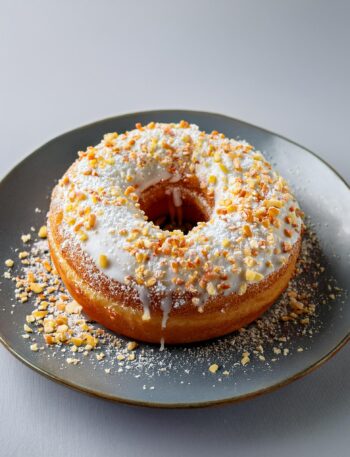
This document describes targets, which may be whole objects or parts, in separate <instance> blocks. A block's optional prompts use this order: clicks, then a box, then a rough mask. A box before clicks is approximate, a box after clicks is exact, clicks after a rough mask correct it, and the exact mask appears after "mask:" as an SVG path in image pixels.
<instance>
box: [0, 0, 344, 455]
mask: <svg viewBox="0 0 350 457" xmlns="http://www.w3.org/2000/svg"><path fill="white" fill-rule="evenodd" d="M132 5H133V6H132ZM136 5H137V6H136ZM0 10H1V14H0V59H1V71H0V94H1V100H0V125H1V131H2V139H3V140H2V141H3V145H2V147H1V150H0V158H1V160H0V176H3V175H4V174H5V173H6V172H7V171H9V170H10V169H11V168H12V167H13V166H14V165H15V164H16V163H17V162H18V161H19V160H20V159H21V158H23V157H24V156H25V155H27V154H29V153H30V152H31V151H32V150H33V149H35V148H36V147H38V146H40V145H41V144H42V143H44V142H46V141H47V140H48V139H50V138H51V137H54V136H56V135H58V134H60V133H62V132H64V131H66V130H70V129H72V128H74V127H76V126H79V125H81V124H84V123H88V122H91V121H94V120H97V119H99V118H103V117H108V116H112V115H116V114H119V113H125V112H130V111H137V110H146V109H156V108H187V109H200V110H206V111H214V112H221V113H224V114H228V115H231V116H233V117H238V118H241V119H244V120H247V121H248V122H251V123H253V124H257V125H260V126H263V127H265V128H267V129H269V130H272V131H276V132H278V133H281V134H283V135H285V136H287V137H289V138H291V139H293V140H295V141H297V142H299V143H301V144H303V145H305V146H306V147H308V148H310V149H311V150H314V151H315V152H316V153H318V154H319V155H320V156H321V157H323V158H325V159H326V160H327V161H328V162H329V163H330V164H332V165H333V166H334V168H336V169H337V170H338V171H339V172H340V173H341V174H342V175H343V177H344V178H345V179H346V180H347V181H348V182H349V181H350V160H349V159H348V155H349V146H348V145H349V140H348V132H349V121H350V108H349V107H350V90H349V81H350V64H349V43H350V27H349V21H350V3H349V2H348V1H346V0H345V1H344V2H342V1H333V2H329V1H326V0H325V1H318V2H315V1H312V0H303V1H301V0H300V1H298V0H297V1H296V0H291V1H283V2H281V1H278V0H275V1H272V0H271V1H264V2H262V1H260V0H256V1H218V0H216V1H215V2H214V1H209V0H208V1H202V2H199V1H190V0H176V1H171V2H170V1H165V0H159V1H152V0H147V1H143V2H131V1H129V2H127V1H116V0H114V1H112V0H110V1H107V0H104V1H99V2H97V1H93V0H90V1H87V0H85V1H83V0H75V1H74V2H72V1H71V0H64V1H62V0H61V1H59V2H58V1H57V2H55V1H52V0H51V1H47V0H32V1H30V2H28V1H25V0H23V1H18V0H3V1H2V2H1V4H0ZM43 172H44V170H43ZM349 355H350V346H348V347H346V348H344V349H343V350H342V351H341V352H340V353H339V354H338V355H337V356H335V357H334V358H333V359H332V360H331V361H330V362H328V363H327V364H326V365H325V366H323V367H322V368H320V369H319V370H317V371H316V372H314V373H313V374H311V375H309V376H308V377H306V378H304V379H302V380H300V381H298V382H296V383H294V384H292V385H290V386H288V387H286V388H283V389H282V390H279V391H277V392H275V393H272V394H269V395H266V396H264V397H260V398H257V399H255V400H250V401H248V402H245V403H241V404H236V405H231V406H226V407H220V408H214V409H206V410H188V411H186V410H183V411H171V410H163V411H162V410H152V409H142V408H134V407H128V406H123V405H118V404H113V403H108V402H107V401H103V400H98V399H95V398H90V397H88V396H86V395H84V394H81V393H77V392H74V391H71V390H69V389H67V388H65V387H62V386H59V385H56V384H54V383H53V382H51V381H48V380H46V379H44V378H43V377H41V376H39V375H38V374H36V373H34V372H32V371H31V370H29V369H28V368H26V367H25V366H24V365H22V364H21V363H20V362H18V361H17V360H15V358H14V357H12V356H11V355H10V354H9V353H8V352H7V351H6V350H5V349H4V348H2V347H1V348H0V367H1V368H0V369H1V372H0V373H1V374H0V455H1V456H4V457H10V456H11V457H17V456H26V457H27V456H28V457H31V456H36V457H44V456H50V457H56V456H57V457H61V456H65V457H71V456H97V455H98V456H106V457H109V456H116V455H118V456H126V457H129V456H139V455H143V456H145V457H147V456H152V457H160V456H165V455H166V456H169V457H170V456H187V455H191V456H194V457H195V456H213V455H220V456H233V455H237V456H240V457H244V456H249V457H252V456H258V455H259V456H260V457H263V456H269V457H274V456H281V455H283V456H284V457H288V456H295V455H302V456H304V455H305V456H306V455H307V456H318V457H322V456H329V455H333V456H335V457H342V456H348V455H349V449H350V433H349V430H350V388H349V384H350V381H349V380H350V364H349Z"/></svg>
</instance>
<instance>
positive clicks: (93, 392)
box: [0, 108, 350, 409]
mask: <svg viewBox="0 0 350 457" xmlns="http://www.w3.org/2000/svg"><path fill="white" fill-rule="evenodd" d="M179 111H180V112H182V113H184V114H188V115H189V116H190V115H191V114H192V115H193V114H204V115H210V116H217V117H221V118H226V119H228V120H230V121H238V122H240V123H241V124H244V125H246V126H248V127H254V128H256V129H258V130H260V131H263V132H265V133H268V134H270V135H274V136H275V137H278V138H281V139H282V140H284V141H287V142H288V143H291V144H293V145H294V146H297V147H298V148H301V149H302V150H304V151H306V152H307V153H309V154H311V155H312V156H313V157H315V158H316V159H318V160H319V161H320V162H322V163H323V164H324V165H325V166H326V167H327V168H329V169H330V170H331V171H332V172H333V173H334V174H335V175H336V176H337V178H338V179H340V181H341V182H343V184H345V186H346V187H347V189H348V190H350V185H349V184H348V183H347V181H346V180H345V178H343V177H342V176H341V175H340V173H339V172H338V171H337V170H336V169H335V168H333V166H332V165H330V164H329V163H328V162H327V161H326V160H324V159H323V158H322V157H320V156H318V155H317V154H316V153H315V152H313V151H311V150H310V149H308V148H306V147H304V146H302V145H301V144H299V143H297V142H295V141H293V140H290V139H289V138H287V137H285V136H283V135H280V134H278V133H275V132H273V131H271V130H268V129H265V128H263V127H260V126H258V125H255V124H251V123H249V122H246V121H244V120H241V119H238V118H235V117H232V116H228V115H226V114H221V113H216V112H211V111H203V110H188V109H181V108H172V109H153V110H143V111H136V112H128V113H123V114H118V115H116V116H109V117H106V118H103V119H99V120H97V121H93V122H90V123H88V124H84V125H80V126H78V127H75V128H73V129H71V130H68V131H66V132H63V133H60V134H59V135H57V136H55V137H54V138H52V139H50V140H49V141H47V142H45V143H44V144H42V145H41V146H39V147H38V148H36V149H35V150H34V151H32V152H31V153H30V154H28V155H26V156H25V157H24V158H23V159H21V160H20V161H19V162H17V164H16V165H14V166H13V167H12V168H11V169H10V170H9V171H8V172H7V173H6V174H5V176H4V177H3V178H1V180H0V192H1V187H2V185H4V183H5V181H7V180H8V179H9V178H10V175H11V174H12V173H13V172H14V171H15V170H16V169H18V168H20V167H21V166H22V164H23V163H24V162H26V161H27V160H30V158H31V157H32V156H33V155H34V154H36V153H37V152H38V151H40V150H41V149H43V148H45V147H47V146H48V145H49V144H50V143H52V142H54V141H57V140H58V139H59V138H61V137H63V136H65V135H68V134H70V133H73V132H75V131H78V130H81V129H88V128H89V127H93V126H96V125H97V124H102V123H104V122H106V121H109V120H112V119H120V118H125V117H133V116H134V117H136V116H137V115H140V114H152V113H155V114H156V113H169V114H171V113H172V112H173V113H175V112H179ZM349 341H350V330H349V331H348V333H347V334H346V335H345V336H344V337H343V338H342V339H341V340H340V341H339V342H338V343H337V344H336V345H335V346H334V347H333V348H332V349H331V350H330V351H328V352H327V353H326V354H325V355H324V356H323V357H321V358H320V359H319V360H317V361H316V362H314V363H312V364H311V365H309V366H307V367H306V368H305V369H303V370H301V371H298V372H297V373H294V374H293V375H291V376H289V377H287V378H285V379H283V380H281V381H279V382H276V383H275V384H272V385H270V386H268V387H264V388H262V389H258V390H255V391H252V392H249V393H246V394H242V395H239V396H233V397H227V398H223V399H219V400H208V401H196V402H184V403H180V402H176V403H165V402H164V403H162V402H156V401H144V400H132V399H129V398H125V397H118V396H116V395H109V394H106V393H104V392H101V391H98V390H94V389H89V388H86V387H82V386H81V385H79V384H76V383H74V382H71V381H69V380H65V379H63V378H60V377H58V376H56V375H54V374H52V373H50V372H49V371H47V370H45V369H43V368H40V367H39V366H37V365H35V364H33V363H31V362H30V361H29V360H27V359H26V358H25V357H24V356H22V355H20V354H19V353H18V352H16V350H15V349H14V348H13V347H12V346H11V344H9V343H8V342H7V341H6V339H5V338H4V337H3V335H2V334H1V333H0V343H2V345H3V346H4V347H5V349H7V350H8V351H9V352H10V353H11V354H12V355H14V356H15V357H16V359H17V360H20V361H21V362H22V363H23V364H24V365H26V366H27V367H29V368H31V369H32V370H33V371H35V372H37V373H39V374H40V375H42V376H44V377H45V378H47V379H50V380H52V381H54V382H56V383H57V384H60V385H64V386H66V387H69V388H71V389H73V390H75V391H78V392H83V393H85V394H88V395H90V396H92V397H96V398H100V399H104V400H109V401H113V402H116V403H123V404H127V405H132V406H142V407H150V408H161V409H189V408H205V407H209V406H219V405H224V404H232V403H238V402H241V401H244V400H248V399H252V398H255V397H259V396H261V395H263V394H267V393H270V392H274V391H276V390H278V389H280V388H282V387H284V386H287V385H288V384H290V383H292V382H294V381H296V380H298V379H301V378H302V377H304V376H306V375H308V374H309V373H311V372H313V371H315V370H316V369H317V368H319V367H320V366H322V365H323V364H324V363H325V362H327V361H328V360H330V359H331V358H332V357H333V356H334V355H336V354H337V353H338V352H339V351H340V350H341V349H342V348H343V347H344V346H345V345H346V344H347V343H348V342H349Z"/></svg>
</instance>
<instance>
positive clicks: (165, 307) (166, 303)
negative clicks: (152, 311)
mask: <svg viewBox="0 0 350 457" xmlns="http://www.w3.org/2000/svg"><path fill="white" fill-rule="evenodd" d="M171 304H172V298H171V294H167V295H166V296H165V297H164V298H163V299H162V301H161V302H160V306H161V308H162V311H163V319H162V328H165V327H166V324H167V321H168V317H169V313H170V310H171Z"/></svg>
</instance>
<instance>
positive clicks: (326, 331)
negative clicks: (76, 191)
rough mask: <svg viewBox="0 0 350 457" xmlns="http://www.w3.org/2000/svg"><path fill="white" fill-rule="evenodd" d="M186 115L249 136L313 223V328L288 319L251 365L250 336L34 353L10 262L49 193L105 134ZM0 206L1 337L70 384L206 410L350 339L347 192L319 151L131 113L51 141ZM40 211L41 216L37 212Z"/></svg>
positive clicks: (9, 183) (24, 165) (142, 401)
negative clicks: (125, 354)
mask: <svg viewBox="0 0 350 457" xmlns="http://www.w3.org/2000/svg"><path fill="white" fill-rule="evenodd" d="M181 119H186V120H187V121H189V122H191V123H195V124H198V125H199V127H200V129H202V130H206V131H209V132H210V131H212V130H218V131H220V132H223V133H225V134H226V135H227V136H229V137H233V138H240V139H245V140H247V141H248V142H249V143H251V144H253V145H254V146H255V148H256V149H259V150H260V151H262V152H263V153H266V155H267V157H268V159H269V160H270V161H271V162H272V163H273V165H274V166H275V167H276V168H277V170H278V171H279V172H280V173H281V174H282V175H283V176H284V177H285V178H286V179H287V180H288V181H289V182H290V184H291V186H292V188H293V191H294V192H295V194H296V196H297V199H298V200H299V203H300V205H301V207H302V209H303V210H304V212H305V213H306V215H307V217H308V219H307V220H308V224H309V225H311V226H312V230H313V231H314V232H315V233H316V235H317V239H318V242H319V246H318V248H317V253H315V252H312V255H317V256H318V257H319V259H320V260H317V262H316V263H315V265H318V266H317V267H316V268H320V269H322V271H324V273H322V274H321V275H320V276H319V277H318V279H317V282H318V283H317V287H318V288H319V292H317V293H318V294H319V296H317V295H316V296H315V297H314V300H315V302H317V303H315V304H316V305H317V306H316V313H315V316H313V318H312V323H311V324H310V326H306V327H302V328H300V324H295V323H293V322H284V323H282V327H281V329H280V332H281V333H280V335H279V336H278V338H277V339H276V340H274V341H273V342H272V343H271V344H270V343H266V344H265V346H264V348H263V351H264V352H261V351H260V350H257V346H258V344H257V342H254V344H253V343H252V347H251V348H250V349H249V359H250V361H249V363H247V364H246V365H243V364H242V363H241V360H242V357H243V355H242V351H243V352H244V350H245V348H244V347H243V346H242V338H243V339H244V335H242V334H238V333H236V334H233V335H229V336H227V337H225V338H221V339H219V340H216V341H211V342H207V343H204V344H200V345H189V346H186V347H171V348H170V347H168V348H165V350H164V351H160V350H159V347H157V346H152V345H141V346H140V347H139V348H138V350H137V360H136V361H135V362H134V364H132V363H130V364H128V363H127V362H125V361H119V362H115V360H114V359H115V358H114V355H113V354H111V353H110V352H109V353H108V354H107V356H106V358H105V359H104V361H103V363H101V364H97V363H96V358H95V355H94V354H93V353H90V354H89V356H83V355H81V358H82V359H81V363H79V364H78V365H76V366H71V365H68V364H67V363H65V358H66V357H67V354H66V353H64V352H62V351H60V350H57V348H56V349H52V348H49V347H46V348H45V349H44V350H42V351H39V352H32V351H31V350H30V348H29V346H30V345H29V344H28V341H27V340H26V339H24V338H23V337H22V335H23V333H24V332H23V323H24V322H25V316H26V314H28V310H30V311H31V309H32V308H31V307H30V306H31V305H30V303H26V304H21V303H18V302H16V301H15V300H14V282H13V281H11V280H9V279H5V278H4V277H3V272H4V271H5V267H4V262H5V260H6V259H8V258H12V257H16V255H18V254H17V253H16V252H15V249H16V248H18V247H21V242H20V235H21V234H22V233H27V232H28V231H29V228H30V227H31V226H34V227H35V228H38V227H39V226H40V225H42V224H43V223H44V222H45V213H46V211H47V209H48V206H49V195H50V191H51V189H52V187H53V186H54V184H55V182H56V181H57V179H58V178H59V177H61V175H62V174H63V173H64V171H65V170H66V169H67V167H68V166H69V165H70V164H71V163H72V162H73V160H74V159H75V157H76V153H77V151H78V150H81V149H85V148H86V147H87V146H89V145H93V144H96V143H98V142H99V141H100V139H101V137H102V136H103V134H104V133H106V132H111V131H118V132H122V131H125V130H130V129H132V128H133V127H134V125H135V123H136V122H141V123H142V124H145V123H148V122H150V121H160V122H178V121H180V120H181ZM0 208H1V217H0V268H1V270H0V271H1V279H0V289H1V290H0V317H1V318H0V337H1V341H2V342H3V344H4V345H5V347H7V349H9V350H10V351H11V352H12V353H13V354H14V355H15V356H17V357H18V358H19V359H20V360H21V361H23V362H24V363H25V364H27V365H28V366H29V367H31V368H33V369H34V370H36V371H38V372H39V373H41V374H44V375H46V376H47V377H49V378H50V379H53V380H55V381H58V382H61V383H63V384H65V385H67V386H70V387H73V388H75V389H78V390H81V391H84V392H86V393H90V394H93V395H96V396H99V397H104V398H107V399H111V400H116V401H122V402H126V403H131V404H138V405H146V406H159V407H197V406H207V405H212V404H219V403H225V402H230V401H237V400H241V399H246V398H249V397H253V396H256V395H259V394H262V393H264V392H267V391H271V390H273V389H275V388H277V387H280V386H282V385H285V384H287V383H289V382H291V381H292V380H295V379H297V378H299V377H301V376H302V375H305V374H306V373H309V372H310V371H312V370H313V369H315V368H316V367H318V366H319V365H320V364H321V363H323V362H325V361H326V360H327V359H329V358H330V357H331V356H332V355H333V354H335V352H336V351H337V350H339V349H340V348H341V347H342V346H343V345H344V344H345V343H346V341H348V339H349V327H350V307H349V303H348V301H347V288H348V284H349V273H350V229H349V227H350V198H349V188H348V186H347V185H346V184H345V183H344V181H343V180H342V179H341V178H340V177H339V176H338V175H337V174H336V173H335V172H334V171H333V170H332V169H331V168H330V167H329V166H328V165H327V164H326V163H324V162H323V161H322V160H320V159H319V158H318V157H317V156H316V155H314V154H313V153H311V152H310V151H307V150H306V149H305V148H303V147H301V146H299V145H297V144H295V143H293V142H291V141H289V140H287V139H285V138H282V137H281V136H279V135H276V134H273V133H271V132H268V131H266V130H263V129H261V128H258V127H255V126H253V125H250V124H247V123H245V122H242V121H239V120H236V119H232V118H229V117H226V116H222V115H218V114H212V113H204V112H196V111H180V110H167V111H149V112H141V113H133V114H127V115H123V116H118V117H114V118H110V119H106V120H103V121H99V122H96V123H93V124H90V125H87V126H84V127H81V128H78V129H75V130H73V131H71V132H68V133H65V134H64V135H61V136H59V137H57V138H55V139H53V140H52V141H50V142H49V143H47V144H45V145H44V146H42V147H41V148H39V149H38V150H37V151H35V152H33V154H31V155H30V156H29V157H27V158H26V159H25V160H24V161H23V162H21V163H20V164H19V165H18V166H17V167H16V168H14V169H13V170H12V171H11V173H10V174H9V175H7V176H6V177H5V179H4V180H3V181H2V182H1V185H0ZM35 208H40V209H41V210H42V212H41V213H38V212H35V211H34V210H35ZM22 248H23V247H22ZM313 251H315V249H313ZM17 263H18V262H17ZM304 270H305V271H304V273H303V275H304V277H303V278H301V279H300V281H312V280H313V279H312V272H308V267H306V268H304ZM15 273H16V271H15ZM310 274H311V276H310ZM308 275H309V276H308ZM332 288H334V289H335V290H336V291H337V293H334V291H333V289H332ZM30 311H29V312H30ZM254 325H256V324H254ZM247 332H248V336H249V335H254V332H253V330H252V329H251V328H249V329H248V330H247ZM249 332H250V333H249ZM101 351H104V348H103V347H101ZM111 359H113V360H111ZM213 363H216V364H217V365H218V367H219V369H218V371H217V372H216V373H215V374H213V373H211V372H210V371H209V370H208V368H209V366H210V365H211V364H213ZM107 366H108V367H110V371H109V373H108V374H107V373H106V371H105V369H106V367H107ZM107 371H108V369H107Z"/></svg>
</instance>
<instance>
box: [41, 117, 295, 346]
mask: <svg viewBox="0 0 350 457" xmlns="http://www.w3.org/2000/svg"><path fill="white" fill-rule="evenodd" d="M78 155H79V157H78V159H77V160H76V161H75V162H74V163H73V165H72V166H71V167H70V168H69V169H68V171H67V172H66V173H65V174H64V176H63V177H62V179H61V180H60V181H59V183H58V184H57V185H56V187H55V188H54V190H53V193H52V198H51V205H50V210H49V214H48V239H49V246H50V252H51V256H52V259H53V262H54V264H55V266H56V269H57V270H58V272H59V274H60V275H61V277H62V280H63V281H64V283H65V285H66V286H67V288H68V290H69V291H70V293H71V295H72V296H73V297H74V298H75V299H76V300H77V301H78V302H79V303H80V304H81V305H82V306H83V308H84V310H85V311H86V313H87V314H88V315H89V316H90V317H91V318H92V319H94V320H96V321H98V322H99V323H101V324H103V325H104V326H105V327H107V328H109V329H111V330H113V331H115V332H117V333H119V334H122V335H125V336H128V337H131V338H133V339H137V340H142V341H146V342H160V341H162V342H165V343H170V344H177V343H188V342H193V341H200V340H206V339H209V338H213V337H217V336H221V335H224V334H227V333H230V332H232V331H233V330H236V329H238V328H241V327H242V326H245V325H247V324H248V323H250V322H252V321H253V320H255V319H256V318H257V317H258V316H260V315H261V314H262V313H263V312H264V311H265V310H266V309H267V308H268V307H269V306H270V305H271V304H272V303H273V302H274V301H275V300H276V299H277V298H278V296H279V295H280V294H281V292H282V291H283V290H284V289H285V288H286V286H287V285H288V282H289V279H290V278H291V276H292V275H293V272H294V269H295V264H296V261H297V258H298V255H299V251H300V245H301V235H302V227H303V223H302V213H301V211H300V209H299V206H298V204H297V202H296V200H295V198H294V197H293V195H292V194H291V192H290V190H289V187H288V185H287V183H286V181H285V180H284V179H283V178H282V177H281V176H279V175H278V174H277V173H276V172H275V171H273V170H272V168H271V165H270V164H269V163H268V162H267V161H266V160H265V158H264V157H263V155H262V154H261V153H260V152H258V151H256V150H254V149H253V147H252V146H251V145H249V144H248V143H246V142H244V141H239V142H238V141H235V140H233V139H228V138H226V137H225V136H224V135H223V134H220V133H218V132H216V131H213V132H212V133H210V134H207V133H205V132H203V131H200V130H199V128H198V127H197V126H196V125H193V124H191V125H190V124H189V123H187V122H185V121H181V122H180V123H177V124H175V123H174V124H165V123H154V122H151V123H150V124H148V125H147V126H141V125H140V124H136V128H135V129H134V130H131V131H128V132H126V133H123V134H120V135H118V134H117V133H108V134H106V135H105V136H104V138H103V140H102V141H101V142H100V144H98V145H97V146H95V147H88V148H87V150H86V151H80V152H79V154H78Z"/></svg>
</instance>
